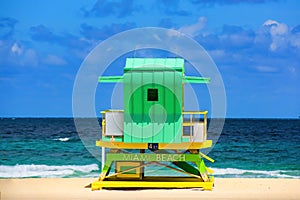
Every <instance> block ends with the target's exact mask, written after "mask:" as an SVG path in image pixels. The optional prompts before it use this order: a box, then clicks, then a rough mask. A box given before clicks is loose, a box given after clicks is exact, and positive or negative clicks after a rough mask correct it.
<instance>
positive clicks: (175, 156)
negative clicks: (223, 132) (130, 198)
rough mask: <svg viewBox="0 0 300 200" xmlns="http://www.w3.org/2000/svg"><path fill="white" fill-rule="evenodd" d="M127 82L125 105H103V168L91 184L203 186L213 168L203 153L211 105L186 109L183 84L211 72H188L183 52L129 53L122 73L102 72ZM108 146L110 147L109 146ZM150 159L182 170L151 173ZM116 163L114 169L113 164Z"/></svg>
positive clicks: (101, 79) (111, 79)
mask: <svg viewBox="0 0 300 200" xmlns="http://www.w3.org/2000/svg"><path fill="white" fill-rule="evenodd" d="M99 82H100V83H116V82H122V83H123V84H124V97H120V98H123V99H124V110H105V111H102V112H101V113H102V138H101V139H100V140H99V141H96V145H97V146H99V147H102V172H101V175H100V177H99V180H98V181H95V182H94V183H92V190H99V189H103V188H203V189H205V190H211V189H212V187H213V181H214V178H213V177H212V176H210V175H209V174H212V173H213V171H212V170H210V169H209V168H207V167H206V166H205V164H204V159H207V160H209V161H211V162H214V161H213V159H211V158H209V157H208V156H206V155H204V154H203V153H201V151H200V150H201V149H203V148H209V147H211V145H212V141H211V140H207V139H206V138H207V111H184V103H183V102H184V84H185V83H191V84H194V83H195V84H199V83H204V84H206V83H209V82H210V79H209V78H203V77H191V76H185V74H184V60H183V59H180V58H127V60H126V66H125V68H124V75H123V76H107V77H99ZM106 148H108V149H109V150H107V151H106ZM152 165H156V166H161V167H162V168H164V169H165V168H168V169H171V170H174V171H176V172H177V173H180V174H182V175H180V176H168V175H164V176H159V175H155V176H147V173H146V172H147V171H146V170H147V168H148V167H149V168H151V166H152ZM112 169H114V170H112Z"/></svg>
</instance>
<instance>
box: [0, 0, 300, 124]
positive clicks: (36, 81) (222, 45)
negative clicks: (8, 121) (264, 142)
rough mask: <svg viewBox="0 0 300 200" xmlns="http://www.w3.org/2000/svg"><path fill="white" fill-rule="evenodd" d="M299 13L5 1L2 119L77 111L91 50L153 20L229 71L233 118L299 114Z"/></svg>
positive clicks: (190, 1) (122, 1) (0, 5)
mask: <svg viewBox="0 0 300 200" xmlns="http://www.w3.org/2000/svg"><path fill="white" fill-rule="evenodd" d="M299 10H300V3H299V1H297V0H273V1H272V0H186V1H183V0H181V1H180V0H174V1H167V0H156V1H155V0H150V1H141V0H140V1H130V0H115V1H103V0H99V1H97V0H87V1H71V0H66V1H58V0H52V1H47V0H45V1H35V0H27V1H16V0H6V1H5V0H2V1H1V2H0V92H1V100H0V116H1V117H71V116H72V89H73V83H74V80H75V76H76V73H77V71H78V69H79V67H80V65H81V63H82V62H83V60H84V58H85V57H86V56H87V55H88V53H89V52H90V51H91V50H92V49H93V48H94V47H95V46H96V45H97V44H99V42H101V41H103V40H105V39H107V38H109V37H110V36H112V35H113V34H116V33H119V32H121V31H125V30H129V29H132V28H141V27H148V26H151V27H164V28H171V29H174V30H178V31H180V32H183V33H185V34H187V35H189V36H191V37H192V38H193V39H195V40H196V41H198V42H199V43H200V44H201V45H202V46H203V47H204V48H205V49H206V50H207V51H208V53H209V54H210V56H211V57H212V58H213V60H214V61H215V63H216V65H217V66H218V69H219V71H220V72H221V75H222V77H223V81H224V85H225V89H226V93H227V117H259V118H266V117H272V118H273V117H275V118H281V117H282V118H296V117H298V116H299V115H300V90H299V85H300V84H299V82H300V21H299V19H300V12H299ZM101 92H103V94H109V91H101ZM99 102H100V100H97V101H96V103H99ZM99 104H100V105H97V109H105V108H106V106H108V101H102V102H101V103H99ZM208 109H209V108H208Z"/></svg>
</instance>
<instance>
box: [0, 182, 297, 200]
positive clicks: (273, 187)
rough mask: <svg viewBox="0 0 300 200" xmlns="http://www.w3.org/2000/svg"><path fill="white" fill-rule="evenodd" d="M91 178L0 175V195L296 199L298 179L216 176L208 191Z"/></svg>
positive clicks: (29, 196)
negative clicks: (117, 186) (112, 186)
mask: <svg viewBox="0 0 300 200" xmlns="http://www.w3.org/2000/svg"><path fill="white" fill-rule="evenodd" d="M93 181H95V178H32V179H0V191H1V198H0V199H1V200H4V199H13V200H17V199H115V200H116V199H123V200H125V199H141V200H147V199H300V179H254V178H251V179H250V178H249V179H244V178H236V179H233V178H217V179H215V187H214V189H213V190H212V191H202V190H201V189H141V190H100V191H91V189H90V188H88V187H85V186H88V185H89V184H90V183H92V182H93Z"/></svg>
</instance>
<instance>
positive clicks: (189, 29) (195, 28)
mask: <svg viewBox="0 0 300 200" xmlns="http://www.w3.org/2000/svg"><path fill="white" fill-rule="evenodd" d="M206 22H207V19H206V18H205V17H199V19H198V21H197V22H196V23H195V24H192V25H188V26H183V27H181V28H179V29H178V31H180V32H182V33H185V34H187V35H190V36H195V35H197V33H199V31H200V30H202V29H203V28H204V27H205V25H206Z"/></svg>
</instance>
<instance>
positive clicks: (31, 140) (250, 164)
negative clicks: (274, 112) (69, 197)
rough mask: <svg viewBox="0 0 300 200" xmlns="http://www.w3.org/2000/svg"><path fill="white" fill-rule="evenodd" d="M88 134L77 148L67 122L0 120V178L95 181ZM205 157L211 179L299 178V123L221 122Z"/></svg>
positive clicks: (97, 168)
mask: <svg viewBox="0 0 300 200" xmlns="http://www.w3.org/2000/svg"><path fill="white" fill-rule="evenodd" d="M87 121H88V119H87ZM98 121H99V124H101V119H98ZM89 131H90V130H89ZM92 132H93V133H92V134H90V135H89V136H88V137H86V138H85V140H87V141H88V142H86V141H85V145H83V143H82V140H81V139H80V137H79V134H78V133H77V131H76V128H75V125H74V120H73V119H72V118H1V119H0V138H1V143H0V178H27V177H33V178H38V177H63V178H69V177H95V178H97V177H98V176H99V174H100V172H101V148H99V147H96V146H95V140H96V139H99V138H100V137H101V134H100V132H99V131H98V130H96V131H95V130H94V131H92ZM208 134H210V133H208ZM86 147H87V148H86ZM208 156H210V157H211V158H213V159H214V160H215V162H214V163H210V162H208V161H206V165H207V166H209V167H210V168H212V169H213V170H214V176H215V177H239V178H257V177H259V178H300V120H299V119H226V120H225V125H224V128H223V131H222V134H221V136H220V138H219V140H218V141H217V143H216V145H215V146H214V147H213V149H211V150H210V152H209V153H208ZM151 173H155V170H153V169H152V170H151V169H150V170H149V174H151ZM165 173H168V171H165ZM165 175H167V174H165Z"/></svg>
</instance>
